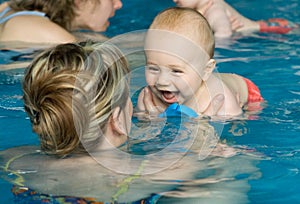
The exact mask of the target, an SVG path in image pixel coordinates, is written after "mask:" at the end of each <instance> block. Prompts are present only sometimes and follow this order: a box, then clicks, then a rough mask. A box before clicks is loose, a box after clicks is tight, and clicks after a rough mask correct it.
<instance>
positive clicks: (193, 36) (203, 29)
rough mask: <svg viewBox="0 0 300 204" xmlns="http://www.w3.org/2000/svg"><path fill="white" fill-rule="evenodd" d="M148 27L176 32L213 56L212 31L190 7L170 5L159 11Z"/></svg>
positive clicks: (203, 19) (203, 18) (213, 41)
mask: <svg viewBox="0 0 300 204" xmlns="http://www.w3.org/2000/svg"><path fill="white" fill-rule="evenodd" d="M150 29H161V30H168V31H174V32H178V33H179V34H182V35H183V36H185V37H187V38H188V39H190V40H192V41H193V42H195V43H197V44H198V45H199V46H200V47H202V48H203V49H204V50H205V51H206V52H207V53H208V55H209V56H210V58H213V55H214V48H215V39H214V35H213V31H212V29H211V27H210V25H209V23H208V22H207V20H206V19H205V17H204V16H203V15H202V14H200V13H199V12H197V11H195V10H194V9H191V8H184V7H172V8H168V9H165V10H164V11H162V12H160V13H159V14H158V15H157V16H156V17H155V18H154V20H153V22H152V24H151V25H150Z"/></svg>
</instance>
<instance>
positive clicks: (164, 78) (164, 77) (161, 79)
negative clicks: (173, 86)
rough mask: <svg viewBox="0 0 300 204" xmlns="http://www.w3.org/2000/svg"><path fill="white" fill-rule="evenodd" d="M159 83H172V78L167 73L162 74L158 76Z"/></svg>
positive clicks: (165, 84)
mask: <svg viewBox="0 0 300 204" xmlns="http://www.w3.org/2000/svg"><path fill="white" fill-rule="evenodd" d="M156 84H157V85H159V86H167V85H169V84H170V79H169V76H168V75H167V74H163V73H162V74H160V76H159V77H158V80H157V82H156Z"/></svg>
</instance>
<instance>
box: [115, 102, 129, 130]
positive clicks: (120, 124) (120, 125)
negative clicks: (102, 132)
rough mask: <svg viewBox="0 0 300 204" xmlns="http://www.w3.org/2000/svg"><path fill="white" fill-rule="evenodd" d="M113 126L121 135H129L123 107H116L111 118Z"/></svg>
mask: <svg viewBox="0 0 300 204" xmlns="http://www.w3.org/2000/svg"><path fill="white" fill-rule="evenodd" d="M111 127H112V130H113V131H114V132H116V133H118V134H119V135H127V134H128V133H127V130H126V124H125V118H124V117H123V114H122V113H121V108H120V107H116V108H115V109H114V110H113V113H112V118H111Z"/></svg>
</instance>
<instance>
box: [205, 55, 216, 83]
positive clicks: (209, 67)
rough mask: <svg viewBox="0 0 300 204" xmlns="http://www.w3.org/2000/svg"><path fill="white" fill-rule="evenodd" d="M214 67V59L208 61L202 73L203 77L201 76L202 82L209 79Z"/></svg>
mask: <svg viewBox="0 0 300 204" xmlns="http://www.w3.org/2000/svg"><path fill="white" fill-rule="evenodd" d="M215 67H216V60H214V59H210V60H209V61H208V62H207V63H206V65H205V68H204V71H203V76H202V80H203V81H206V80H207V79H208V78H209V77H210V75H211V73H212V72H213V71H214V69H215Z"/></svg>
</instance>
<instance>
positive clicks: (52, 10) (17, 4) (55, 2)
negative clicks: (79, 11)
mask: <svg viewBox="0 0 300 204" xmlns="http://www.w3.org/2000/svg"><path fill="white" fill-rule="evenodd" d="M82 1H94V2H95V3H100V1H99V0H82ZM8 3H9V6H10V7H11V8H12V9H14V10H15V11H24V10H26V11H40V12H44V13H45V14H46V16H47V17H48V18H49V19H50V20H51V21H53V22H55V23H57V24H58V25H60V26H61V27H63V28H65V29H66V30H69V31H70V30H71V29H72V22H73V20H74V18H75V16H76V5H75V0H10V1H9V2H8Z"/></svg>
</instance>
